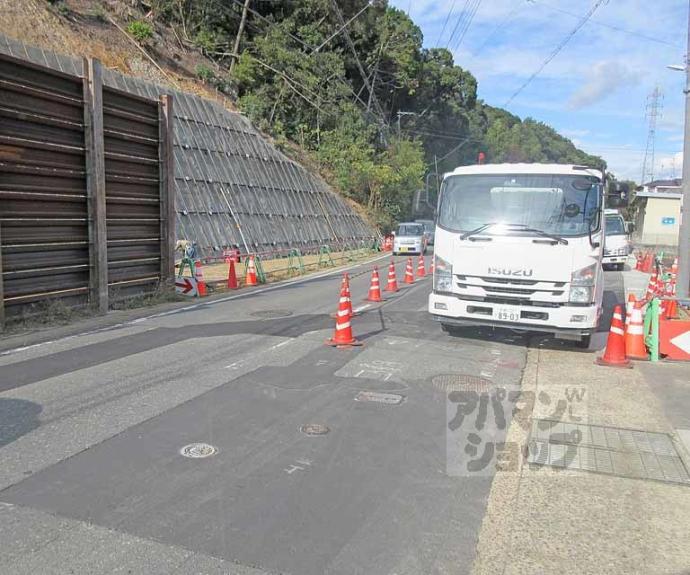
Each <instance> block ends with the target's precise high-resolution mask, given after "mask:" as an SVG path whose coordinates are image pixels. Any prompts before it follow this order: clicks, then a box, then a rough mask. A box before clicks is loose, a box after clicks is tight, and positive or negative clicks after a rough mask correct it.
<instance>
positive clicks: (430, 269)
mask: <svg viewBox="0 0 690 575" xmlns="http://www.w3.org/2000/svg"><path fill="white" fill-rule="evenodd" d="M427 273H428V274H429V275H430V276H432V275H434V256H431V263H430V264H429V271H428V272H427Z"/></svg>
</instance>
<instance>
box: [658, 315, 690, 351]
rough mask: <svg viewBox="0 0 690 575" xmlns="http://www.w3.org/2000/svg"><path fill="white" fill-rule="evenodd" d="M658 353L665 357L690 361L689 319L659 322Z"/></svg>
mask: <svg viewBox="0 0 690 575" xmlns="http://www.w3.org/2000/svg"><path fill="white" fill-rule="evenodd" d="M660 319H661V318H660ZM659 353H661V354H662V355H665V356H666V357H667V359H676V360H682V361H690V321H678V320H674V321H670V320H662V321H660V322H659Z"/></svg>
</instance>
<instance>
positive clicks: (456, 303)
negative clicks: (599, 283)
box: [429, 293, 600, 337]
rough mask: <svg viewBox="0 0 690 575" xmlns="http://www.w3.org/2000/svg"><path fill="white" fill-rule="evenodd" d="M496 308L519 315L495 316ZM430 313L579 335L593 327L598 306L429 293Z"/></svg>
mask: <svg viewBox="0 0 690 575" xmlns="http://www.w3.org/2000/svg"><path fill="white" fill-rule="evenodd" d="M495 308H496V309H495ZM498 308H500V309H501V311H503V312H504V313H505V312H508V313H512V315H513V316H516V317H518V318H519V319H517V320H513V321H504V320H500V319H496V318H495V313H497V309H498ZM429 313H430V314H431V315H432V317H433V319H435V320H437V321H440V322H441V323H445V324H448V325H487V326H494V327H506V328H509V329H523V330H528V331H541V332H546V333H554V334H558V335H566V336H567V335H570V336H572V337H578V336H580V335H588V334H591V333H593V332H594V331H595V330H596V328H597V325H598V323H599V316H600V309H599V308H598V307H597V306H596V305H594V304H593V305H591V306H561V307H539V306H532V305H529V306H527V305H522V306H521V305H507V304H506V305H503V304H493V303H489V302H483V301H470V300H463V299H460V298H459V297H457V296H455V295H450V294H437V293H431V294H430V295H429Z"/></svg>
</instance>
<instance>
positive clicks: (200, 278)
mask: <svg viewBox="0 0 690 575" xmlns="http://www.w3.org/2000/svg"><path fill="white" fill-rule="evenodd" d="M194 279H196V283H197V293H198V294H199V296H200V297H203V296H205V295H206V282H205V281H204V270H203V268H202V267H201V261H200V260H195V261H194Z"/></svg>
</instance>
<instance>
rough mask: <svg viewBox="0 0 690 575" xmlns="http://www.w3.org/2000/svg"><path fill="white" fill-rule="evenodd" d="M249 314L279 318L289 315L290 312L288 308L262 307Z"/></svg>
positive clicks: (265, 317) (264, 317) (262, 317)
mask: <svg viewBox="0 0 690 575" xmlns="http://www.w3.org/2000/svg"><path fill="white" fill-rule="evenodd" d="M249 315H251V316H252V317H258V318H260V319H279V318H281V317H289V316H291V315H292V312H291V311H290V310H288V309H263V310H260V311H254V312H251V313H250V314H249Z"/></svg>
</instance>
